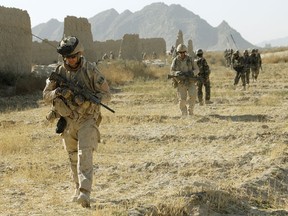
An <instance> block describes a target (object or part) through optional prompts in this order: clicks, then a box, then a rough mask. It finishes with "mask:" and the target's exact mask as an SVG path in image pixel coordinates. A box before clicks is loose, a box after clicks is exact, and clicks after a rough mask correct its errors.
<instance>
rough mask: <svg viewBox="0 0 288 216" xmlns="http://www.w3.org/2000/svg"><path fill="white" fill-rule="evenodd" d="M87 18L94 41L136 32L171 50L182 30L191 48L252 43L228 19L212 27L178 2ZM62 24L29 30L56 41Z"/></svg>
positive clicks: (213, 47)
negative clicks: (163, 40)
mask: <svg viewBox="0 0 288 216" xmlns="http://www.w3.org/2000/svg"><path fill="white" fill-rule="evenodd" d="M88 21H89V22H90V23H91V31H92V34H93V40H94V41H106V40H110V39H112V40H118V39H121V38H122V37H123V35H124V34H139V37H140V38H158V37H160V38H164V39H165V41H166V45H167V49H170V47H171V46H172V45H175V42H176V39H177V34H178V32H179V30H181V31H182V32H183V39H184V42H185V43H188V40H189V39H192V41H193V45H194V49H197V48H202V49H204V50H224V49H226V48H233V49H246V48H251V47H253V46H254V45H253V44H251V43H249V42H248V41H246V40H245V39H244V38H243V37H242V36H241V34H240V33H239V32H237V31H236V30H235V29H233V28H232V27H230V26H229V24H228V23H227V22H225V21H223V22H222V23H221V24H220V25H219V26H217V27H213V26H211V25H210V24H209V23H207V22H206V21H205V20H204V19H202V18H201V17H200V16H198V15H196V14H194V13H193V12H191V11H189V10H187V9H186V8H184V7H182V6H181V5H179V4H172V5H170V6H168V5H166V4H164V3H153V4H151V5H148V6H146V7H144V8H143V9H142V10H140V11H136V12H135V13H132V12H131V11H129V10H126V11H124V12H123V13H121V14H119V13H118V12H117V11H116V10H115V9H110V10H106V11H103V12H101V13H98V14H96V15H95V16H94V17H91V18H88ZM63 26H64V24H63V23H61V22H59V21H57V20H55V19H51V20H50V21H49V22H47V23H43V24H40V25H38V26H35V27H34V28H32V32H33V34H35V35H37V36H39V37H41V38H45V39H48V40H56V41H59V40H60V39H61V38H62V35H63ZM34 39H35V40H37V38H34Z"/></svg>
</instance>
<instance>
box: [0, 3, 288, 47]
mask: <svg viewBox="0 0 288 216" xmlns="http://www.w3.org/2000/svg"><path fill="white" fill-rule="evenodd" d="M155 2H163V3H165V4H166V5H171V4H180V5H181V6H183V7H185V8H186V9H188V10H190V11H191V12H193V13H194V14H196V15H199V16H200V17H201V18H202V19H204V20H206V21H207V22H208V23H209V24H210V25H212V26H213V27H216V26H218V25H219V24H220V23H221V22H222V21H223V20H225V21H226V22H227V23H228V24H229V25H230V26H231V27H232V28H234V29H235V30H236V31H238V32H239V33H240V34H241V35H242V37H243V38H244V39H246V40H248V41H249V42H251V43H253V44H257V43H260V42H263V41H266V40H273V39H278V38H283V37H287V36H288V28H287V24H286V22H285V23H284V21H287V20H288V0H273V1H272V0H238V1H236V0H197V1H195V0H178V1H175V0H174V1H173V0H166V1H165V0H162V1H155V0H154V1H153V0H115V1H113V2H112V1H107V0H106V1H105V0H104V1H103V0H102V1H101V0H69V1H65V0H50V1H49V0H47V1H46V0H45V1H41V0H28V1H25V0H0V6H4V7H14V8H19V9H22V10H27V12H28V14H29V16H30V19H31V25H32V27H34V26H36V25H38V24H40V23H46V22H48V21H49V20H50V19H52V18H55V19H57V20H58V21H61V22H63V21H64V18H65V17H66V16H76V17H85V18H87V19H89V18H91V17H93V16H94V15H96V14H97V13H99V12H102V11H104V10H108V9H111V8H114V9H115V10H116V11H118V13H122V12H123V11H124V10H126V9H128V10H130V11H131V12H135V11H139V10H141V9H142V8H143V7H145V6H147V5H150V4H152V3H155Z"/></svg>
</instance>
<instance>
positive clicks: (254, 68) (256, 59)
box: [250, 49, 262, 81]
mask: <svg viewBox="0 0 288 216" xmlns="http://www.w3.org/2000/svg"><path fill="white" fill-rule="evenodd" d="M261 63H262V62H261V58H260V56H259V55H258V54H257V52H256V49H252V52H251V54H250V66H251V72H252V79H253V81H257V78H258V75H259V72H260V67H261Z"/></svg>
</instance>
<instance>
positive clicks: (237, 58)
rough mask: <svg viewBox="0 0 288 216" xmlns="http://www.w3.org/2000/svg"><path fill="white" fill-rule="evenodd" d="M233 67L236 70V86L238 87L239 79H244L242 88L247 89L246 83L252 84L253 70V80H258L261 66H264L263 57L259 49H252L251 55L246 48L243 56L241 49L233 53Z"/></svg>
mask: <svg viewBox="0 0 288 216" xmlns="http://www.w3.org/2000/svg"><path fill="white" fill-rule="evenodd" d="M231 67H232V68H233V69H234V70H235V71H236V75H235V78H234V88H236V86H237V84H238V83H239V80H240V78H241V81H242V86H243V88H242V90H246V85H249V84H250V71H251V72H252V80H253V82H256V81H257V78H258V75H259V71H260V68H262V59H261V56H260V53H259V52H258V50H257V49H252V51H251V54H250V55H249V52H248V50H244V52H243V56H242V55H241V54H240V52H239V50H236V51H235V52H234V53H233V56H232V60H231Z"/></svg>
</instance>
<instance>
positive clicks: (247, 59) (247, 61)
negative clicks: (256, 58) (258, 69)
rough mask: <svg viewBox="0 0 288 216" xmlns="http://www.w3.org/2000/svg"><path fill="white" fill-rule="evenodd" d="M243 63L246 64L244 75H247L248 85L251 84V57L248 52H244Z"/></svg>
mask: <svg viewBox="0 0 288 216" xmlns="http://www.w3.org/2000/svg"><path fill="white" fill-rule="evenodd" d="M243 63H244V73H245V79H246V80H245V82H246V85H249V83H250V57H249V52H248V50H244V52H243Z"/></svg>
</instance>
